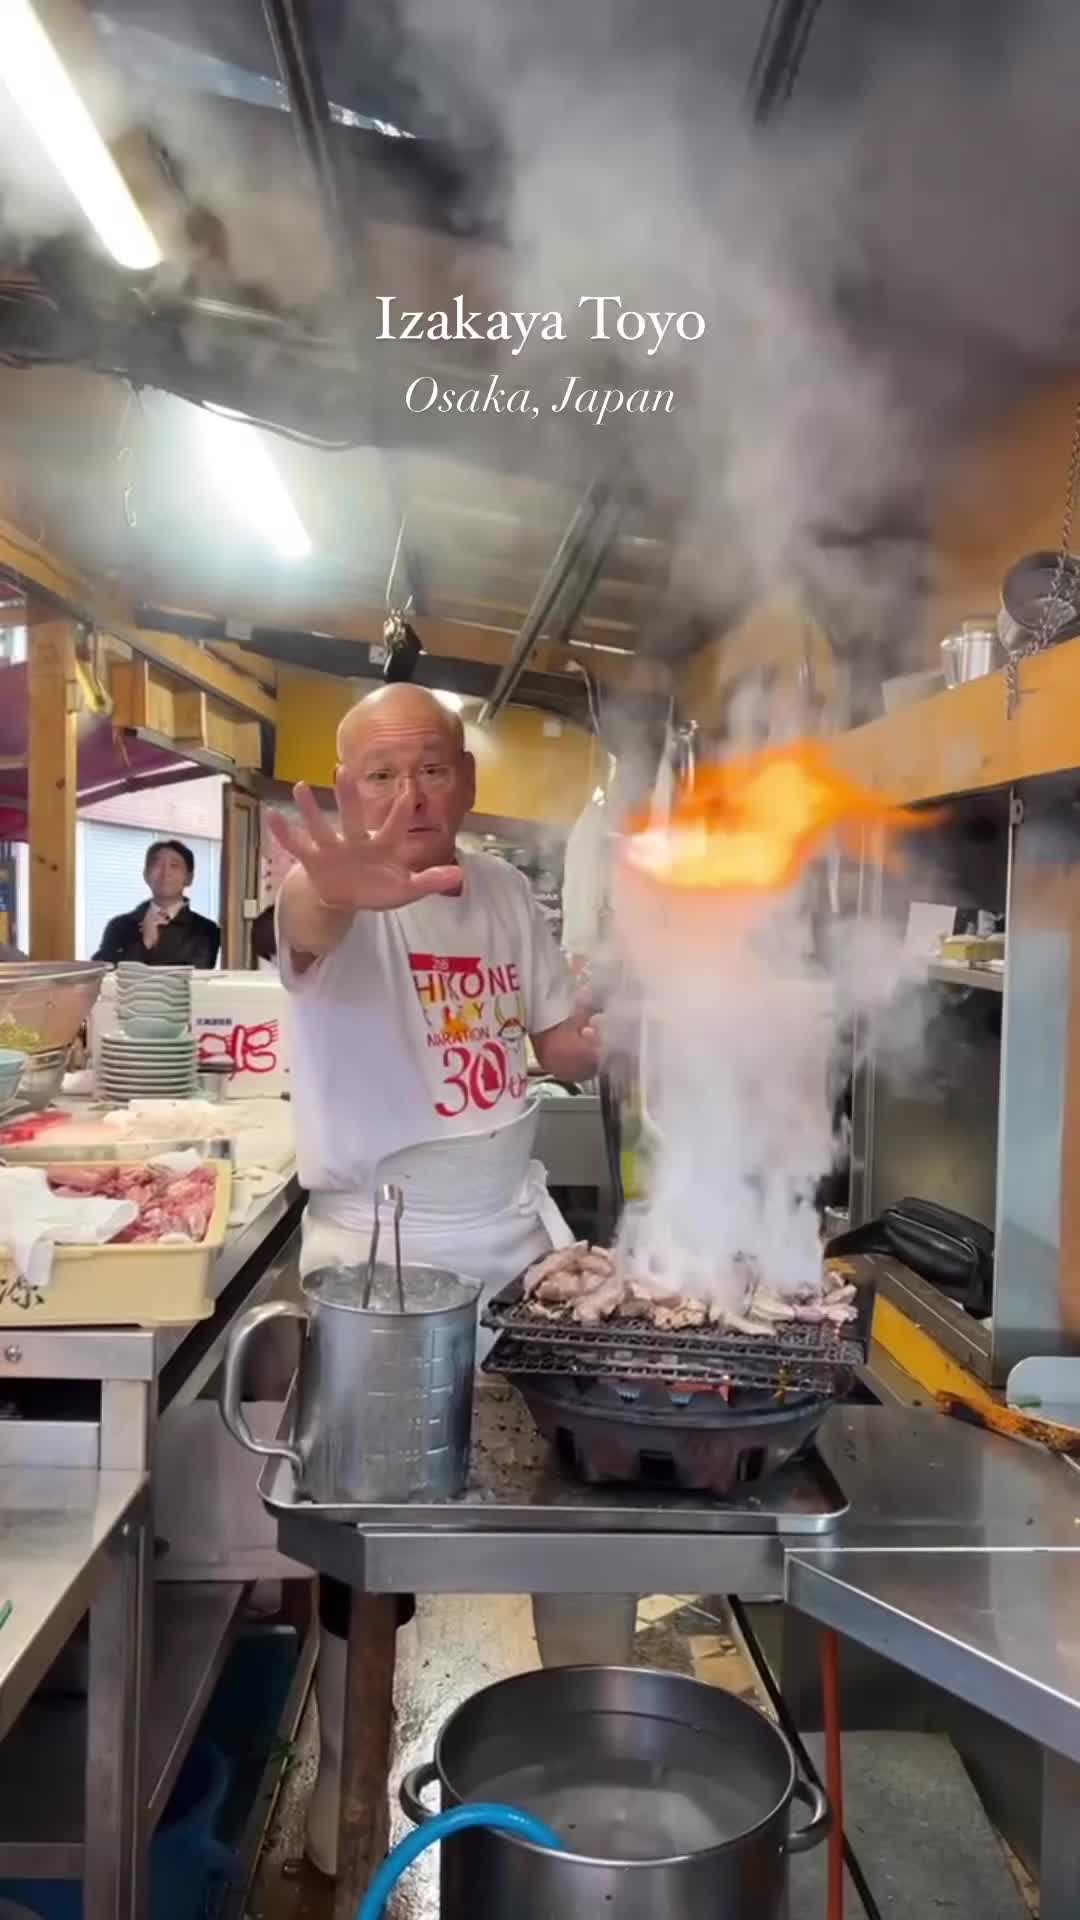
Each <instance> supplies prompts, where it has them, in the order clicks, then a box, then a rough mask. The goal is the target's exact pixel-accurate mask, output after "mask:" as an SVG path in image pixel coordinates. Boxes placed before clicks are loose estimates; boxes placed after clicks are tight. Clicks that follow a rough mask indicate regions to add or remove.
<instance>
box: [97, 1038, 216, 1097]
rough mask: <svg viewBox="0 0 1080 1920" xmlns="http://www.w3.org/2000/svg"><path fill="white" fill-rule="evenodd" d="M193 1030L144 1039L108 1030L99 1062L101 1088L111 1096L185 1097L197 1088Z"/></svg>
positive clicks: (98, 1070)
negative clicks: (165, 1036)
mask: <svg viewBox="0 0 1080 1920" xmlns="http://www.w3.org/2000/svg"><path fill="white" fill-rule="evenodd" d="M195 1053H196V1042H195V1036H194V1034H192V1033H182V1034H178V1035H176V1036H175V1037H174V1038H172V1039H169V1040H144V1039H141V1038H139V1037H138V1036H137V1035H135V1034H130V1033H104V1034H102V1036H101V1048H100V1053H99V1055H98V1063H97V1085H98V1091H99V1092H100V1093H103V1094H104V1095H105V1096H106V1098H107V1099H109V1100H184V1099H186V1098H187V1096H188V1095H189V1094H192V1093H194V1091H195Z"/></svg>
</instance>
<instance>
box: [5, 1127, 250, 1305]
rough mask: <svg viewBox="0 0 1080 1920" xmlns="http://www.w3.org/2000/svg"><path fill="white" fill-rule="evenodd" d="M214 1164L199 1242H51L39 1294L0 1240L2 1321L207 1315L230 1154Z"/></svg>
mask: <svg viewBox="0 0 1080 1920" xmlns="http://www.w3.org/2000/svg"><path fill="white" fill-rule="evenodd" d="M124 1164H126V1165H130V1164H132V1163H131V1162H125V1163H124ZM212 1164H213V1166H214V1170H215V1172H216V1174H217V1195H216V1198H215V1200H214V1211H213V1213H212V1214H211V1216H210V1225H209V1226H208V1228H207V1230H206V1238H205V1240H202V1241H200V1243H199V1245H198V1246H190V1247H181V1246H165V1247H154V1246H149V1247H115V1246H104V1247H57V1249H56V1252H55V1254H54V1256H53V1269H52V1277H51V1278H50V1281H49V1284H48V1287H47V1288H46V1290H45V1292H44V1293H42V1294H28V1293H27V1290H26V1288H25V1286H22V1285H20V1284H19V1282H18V1281H17V1279H16V1275H15V1263H14V1260H13V1259H12V1256H11V1253H10V1250H9V1249H8V1248H7V1247H4V1246H0V1327H23V1328H27V1329H28V1328H33V1327H176V1326H182V1327H186V1326H190V1324H191V1322H192V1321H193V1320H205V1319H206V1317H207V1315H208V1314H209V1313H211V1312H212V1311H213V1307H214V1302H213V1299H212V1297H211V1295H210V1291H209V1287H210V1274H211V1270H212V1268H213V1264H214V1258H215V1255H216V1254H217V1253H218V1251H219V1249H220V1248H221V1247H222V1245H223V1244H224V1240H225V1229H226V1227H227V1225H228V1220H229V1201H230V1196H231V1190H232V1168H231V1167H230V1166H229V1164H228V1162H227V1161H224V1160H218V1161H214V1162H213V1163H212ZM100 1165H101V1162H100V1161H98V1162H96V1163H95V1168H100Z"/></svg>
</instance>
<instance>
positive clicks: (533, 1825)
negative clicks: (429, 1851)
mask: <svg viewBox="0 0 1080 1920" xmlns="http://www.w3.org/2000/svg"><path fill="white" fill-rule="evenodd" d="M467 1827H494V1828H495V1830H496V1831H497V1832H498V1833H509V1834H511V1835H512V1836H513V1838H514V1839H515V1840H531V1842H532V1844H533V1846H534V1847H551V1848H553V1849H556V1850H557V1849H558V1848H559V1847H561V1845H562V1841H561V1840H560V1839H559V1836H558V1834H557V1833H553V1832H552V1830H551V1828H550V1827H545V1825H544V1823H543V1821H542V1820H534V1819H533V1816H532V1814H531V1813H518V1811H517V1809H516V1808H514V1807H500V1806H496V1805H495V1804H494V1803H488V1802H484V1801H477V1802H475V1803H474V1804H473V1805H470V1806H466V1807H452V1808H451V1809H450V1812H449V1813H437V1814H435V1815H433V1817H432V1818H431V1819H430V1820H427V1821H425V1823H424V1825H423V1826H422V1827H417V1829H416V1831H415V1833H410V1834H408V1835H406V1837H405V1839H404V1840H401V1841H399V1843H398V1845H397V1846H396V1847H395V1848H394V1850H393V1852H392V1853H388V1854H387V1856H386V1859H385V1860H384V1861H383V1863H382V1866H381V1867H380V1868H379V1871H378V1872H377V1874H376V1875H375V1878H374V1879H373V1880H372V1882H371V1885H370V1887H369V1888H368V1890H367V1892H366V1893H365V1895H364V1898H363V1900H362V1901H361V1903H360V1912H359V1913H358V1915H357V1920H382V1913H383V1909H384V1907H385V1906H386V1902H387V1900H388V1899H389V1897H390V1895H391V1893H392V1892H393V1890H394V1888H395V1887H396V1886H397V1883H398V1881H399V1880H400V1879H401V1876H402V1874H403V1873H405V1872H406V1870H407V1869H408V1868H409V1867H411V1866H412V1863H413V1861H414V1860H415V1859H416V1857H417V1855H418V1854H421V1853H423V1852H424V1851H425V1849H426V1848H428V1847H433V1846H435V1844H436V1843H437V1842H438V1841H439V1840H448V1839H449V1837H450V1835H451V1834H452V1833H463V1832H464V1831H465V1829H466V1828H467Z"/></svg>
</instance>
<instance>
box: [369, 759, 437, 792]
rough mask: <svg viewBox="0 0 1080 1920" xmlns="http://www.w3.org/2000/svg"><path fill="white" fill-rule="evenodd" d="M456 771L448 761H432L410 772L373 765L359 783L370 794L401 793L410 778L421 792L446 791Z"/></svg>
mask: <svg viewBox="0 0 1080 1920" xmlns="http://www.w3.org/2000/svg"><path fill="white" fill-rule="evenodd" d="M454 772H455V769H454V768H453V767H452V766H451V765H449V763H447V762H446V761H431V762H429V763H428V764H427V765H426V766H423V767H416V768H414V769H413V770H412V771H411V772H410V773H398V772H397V771H396V769H395V768H393V767H373V768H372V770H371V772H370V773H362V774H361V775H360V778H359V781H358V785H359V786H360V787H361V788H362V789H363V791H364V792H365V793H370V794H388V793H394V792H395V791H397V792H399V793H400V792H401V791H402V790H403V789H404V788H405V786H406V785H407V784H408V782H409V781H410V780H415V782H416V784H417V786H418V787H419V789H420V792H421V793H445V791H446V789H447V787H448V786H450V784H451V782H452V780H453V778H454Z"/></svg>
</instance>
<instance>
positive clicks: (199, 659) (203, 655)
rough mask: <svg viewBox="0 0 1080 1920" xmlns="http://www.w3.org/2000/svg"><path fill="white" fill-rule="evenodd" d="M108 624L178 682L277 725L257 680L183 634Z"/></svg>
mask: <svg viewBox="0 0 1080 1920" xmlns="http://www.w3.org/2000/svg"><path fill="white" fill-rule="evenodd" d="M108 624H109V631H110V632H111V633H115V634H116V635H117V637H118V638H119V639H121V640H124V641H126V643H127V645H128V646H129V647H130V648H131V649H132V652H133V653H138V654H141V655H142V656H143V658H144V659H146V660H153V661H155V662H156V664H157V665H158V666H159V667H166V668H167V669H168V671H169V672H170V673H174V674H175V675H176V677H177V679H178V680H185V681H187V683H188V685H189V686H191V687H194V688H195V689H197V690H198V691H200V692H202V693H212V694H216V695H217V697H218V699H219V700H224V701H225V703H226V705H228V706H230V707H236V708H238V709H239V711H240V712H241V713H244V714H247V715H248V716H249V717H250V718H252V719H255V720H265V721H266V722H267V724H268V725H270V726H272V725H273V723H274V718H275V715H276V713H277V705H276V702H275V700H274V696H273V694H270V693H267V692H265V690H264V689H263V688H262V687H261V686H260V685H259V683H258V681H257V680H252V679H250V678H249V677H248V676H247V675H246V674H243V673H237V671H236V668H235V667H230V666H228V665H227V664H226V662H225V661H224V660H219V659H218V658H217V656H216V654H213V653H210V652H209V651H208V650H207V648H205V647H200V646H199V645H198V644H197V642H196V641H194V640H185V639H184V637H183V635H181V634H179V633H149V632H148V631H147V630H146V628H145V627H131V626H127V625H126V624H125V625H121V626H117V625H116V624H115V623H114V622H112V621H110V622H109V623H108Z"/></svg>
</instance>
